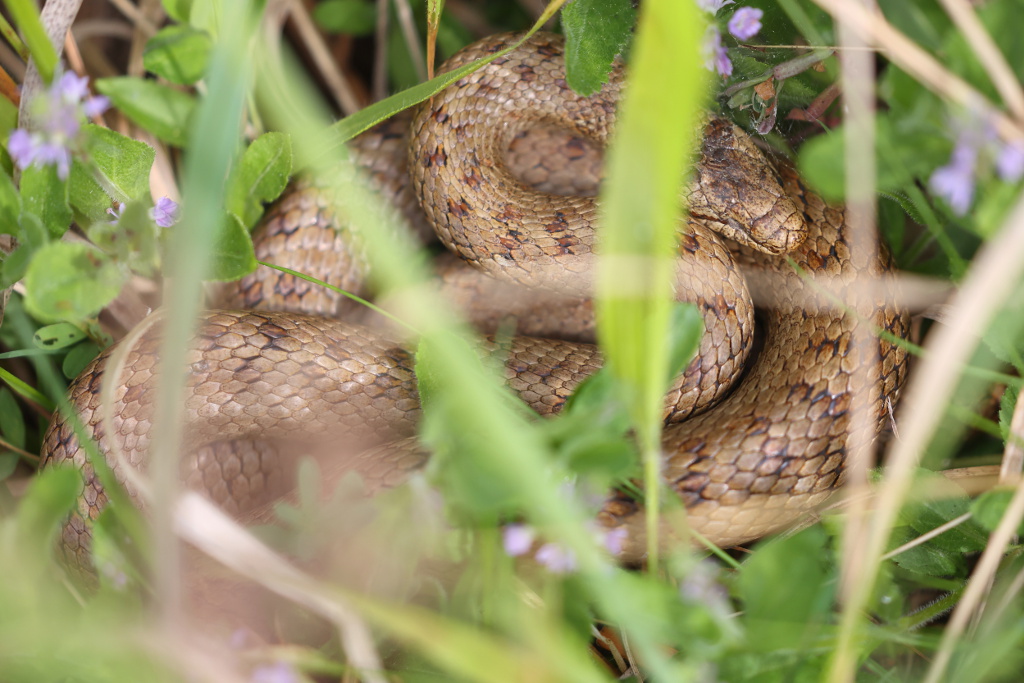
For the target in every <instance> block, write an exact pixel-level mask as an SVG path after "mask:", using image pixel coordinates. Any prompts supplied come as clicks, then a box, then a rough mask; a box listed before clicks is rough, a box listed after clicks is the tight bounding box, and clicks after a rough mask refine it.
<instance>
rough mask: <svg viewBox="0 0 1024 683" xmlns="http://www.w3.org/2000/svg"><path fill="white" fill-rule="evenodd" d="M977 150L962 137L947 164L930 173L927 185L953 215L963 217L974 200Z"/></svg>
mask: <svg viewBox="0 0 1024 683" xmlns="http://www.w3.org/2000/svg"><path fill="white" fill-rule="evenodd" d="M977 159H978V149H977V148H976V147H975V146H974V145H973V144H971V142H970V141H969V140H967V139H966V138H965V137H964V136H961V139H960V140H958V141H957V144H956V147H954V148H953V156H952V158H951V159H950V161H949V163H948V164H946V165H945V166H941V167H939V168H937V169H936V170H935V172H934V173H932V177H931V178H930V179H929V180H928V184H929V185H930V186H931V188H932V190H933V191H934V192H935V194H937V195H938V196H940V197H942V198H943V199H945V200H946V201H947V202H948V203H949V206H950V207H951V208H952V209H953V213H955V214H957V215H958V216H963V215H964V214H966V213H967V210H968V209H969V208H971V201H972V200H973V199H974V166H975V163H976V162H977Z"/></svg>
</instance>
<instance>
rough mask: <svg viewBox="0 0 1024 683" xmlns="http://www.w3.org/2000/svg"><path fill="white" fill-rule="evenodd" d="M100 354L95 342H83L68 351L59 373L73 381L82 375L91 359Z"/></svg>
mask: <svg viewBox="0 0 1024 683" xmlns="http://www.w3.org/2000/svg"><path fill="white" fill-rule="evenodd" d="M99 353H100V347H99V346H98V345H97V344H96V342H94V341H92V340H88V341H84V342H82V343H81V344H79V345H78V346H75V347H73V348H72V349H71V350H70V351H68V355H66V356H64V362H63V363H61V367H60V369H61V372H63V373H64V376H65V377H67V378H68V379H74V378H75V377H78V376H79V375H80V374H82V370H85V366H87V365H88V364H89V363H91V362H92V359H93V358H95V357H96V356H98V355H99Z"/></svg>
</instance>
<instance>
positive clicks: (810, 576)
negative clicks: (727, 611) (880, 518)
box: [736, 527, 835, 651]
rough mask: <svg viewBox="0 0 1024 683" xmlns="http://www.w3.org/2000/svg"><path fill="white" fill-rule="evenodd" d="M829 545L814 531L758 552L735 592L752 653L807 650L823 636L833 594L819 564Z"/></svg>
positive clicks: (745, 567)
mask: <svg viewBox="0 0 1024 683" xmlns="http://www.w3.org/2000/svg"><path fill="white" fill-rule="evenodd" d="M825 542H826V538H825V534H824V533H823V532H822V530H821V528H820V527H811V528H809V529H805V530H804V531H801V532H800V533H798V534H795V535H793V536H791V537H789V538H778V539H774V540H772V541H769V542H768V543H764V544H762V545H760V546H758V548H757V551H756V552H755V553H754V554H753V555H752V556H751V557H750V558H749V559H748V560H747V561H746V562H744V563H743V565H742V566H741V567H740V572H739V576H738V579H737V583H736V587H737V592H738V597H739V599H740V600H741V602H742V604H743V623H744V624H745V625H746V628H747V632H748V637H749V640H748V642H749V643H750V644H751V645H752V646H753V647H755V648H757V649H758V650H763V651H772V650H780V649H790V648H792V649H804V648H808V647H810V646H811V643H812V641H813V640H814V639H815V638H816V637H819V636H821V635H822V634H821V629H822V627H823V625H824V622H825V621H826V619H827V615H828V612H829V610H830V608H831V606H832V599H833V592H834V590H835V586H834V583H833V582H832V580H831V578H830V577H829V576H828V574H827V573H826V571H825V568H824V566H823V564H822V562H821V561H820V559H819V558H822V557H823V556H824V547H825ZM798 558H799V559H798Z"/></svg>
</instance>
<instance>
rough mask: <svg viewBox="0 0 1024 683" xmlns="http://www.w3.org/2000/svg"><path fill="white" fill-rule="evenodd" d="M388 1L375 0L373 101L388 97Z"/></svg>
mask: <svg viewBox="0 0 1024 683" xmlns="http://www.w3.org/2000/svg"><path fill="white" fill-rule="evenodd" d="M388 24H389V22H388V0H377V28H376V40H375V41H374V55H373V85H372V90H371V92H372V94H373V101H374V102H377V101H379V100H383V99H384V98H385V97H387V95H388Z"/></svg>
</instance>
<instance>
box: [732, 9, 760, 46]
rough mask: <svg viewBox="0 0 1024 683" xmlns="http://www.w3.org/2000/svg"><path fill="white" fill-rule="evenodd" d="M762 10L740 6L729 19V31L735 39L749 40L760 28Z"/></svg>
mask: <svg viewBox="0 0 1024 683" xmlns="http://www.w3.org/2000/svg"><path fill="white" fill-rule="evenodd" d="M763 16H764V12H763V11H762V10H759V9H757V8H756V7H740V8H739V9H738V10H736V12H735V14H733V15H732V19H730V20H729V33H731V34H733V35H734V36H735V37H736V39H737V40H750V39H751V38H753V37H754V36H756V35H757V32H758V31H760V30H761V17H763Z"/></svg>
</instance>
